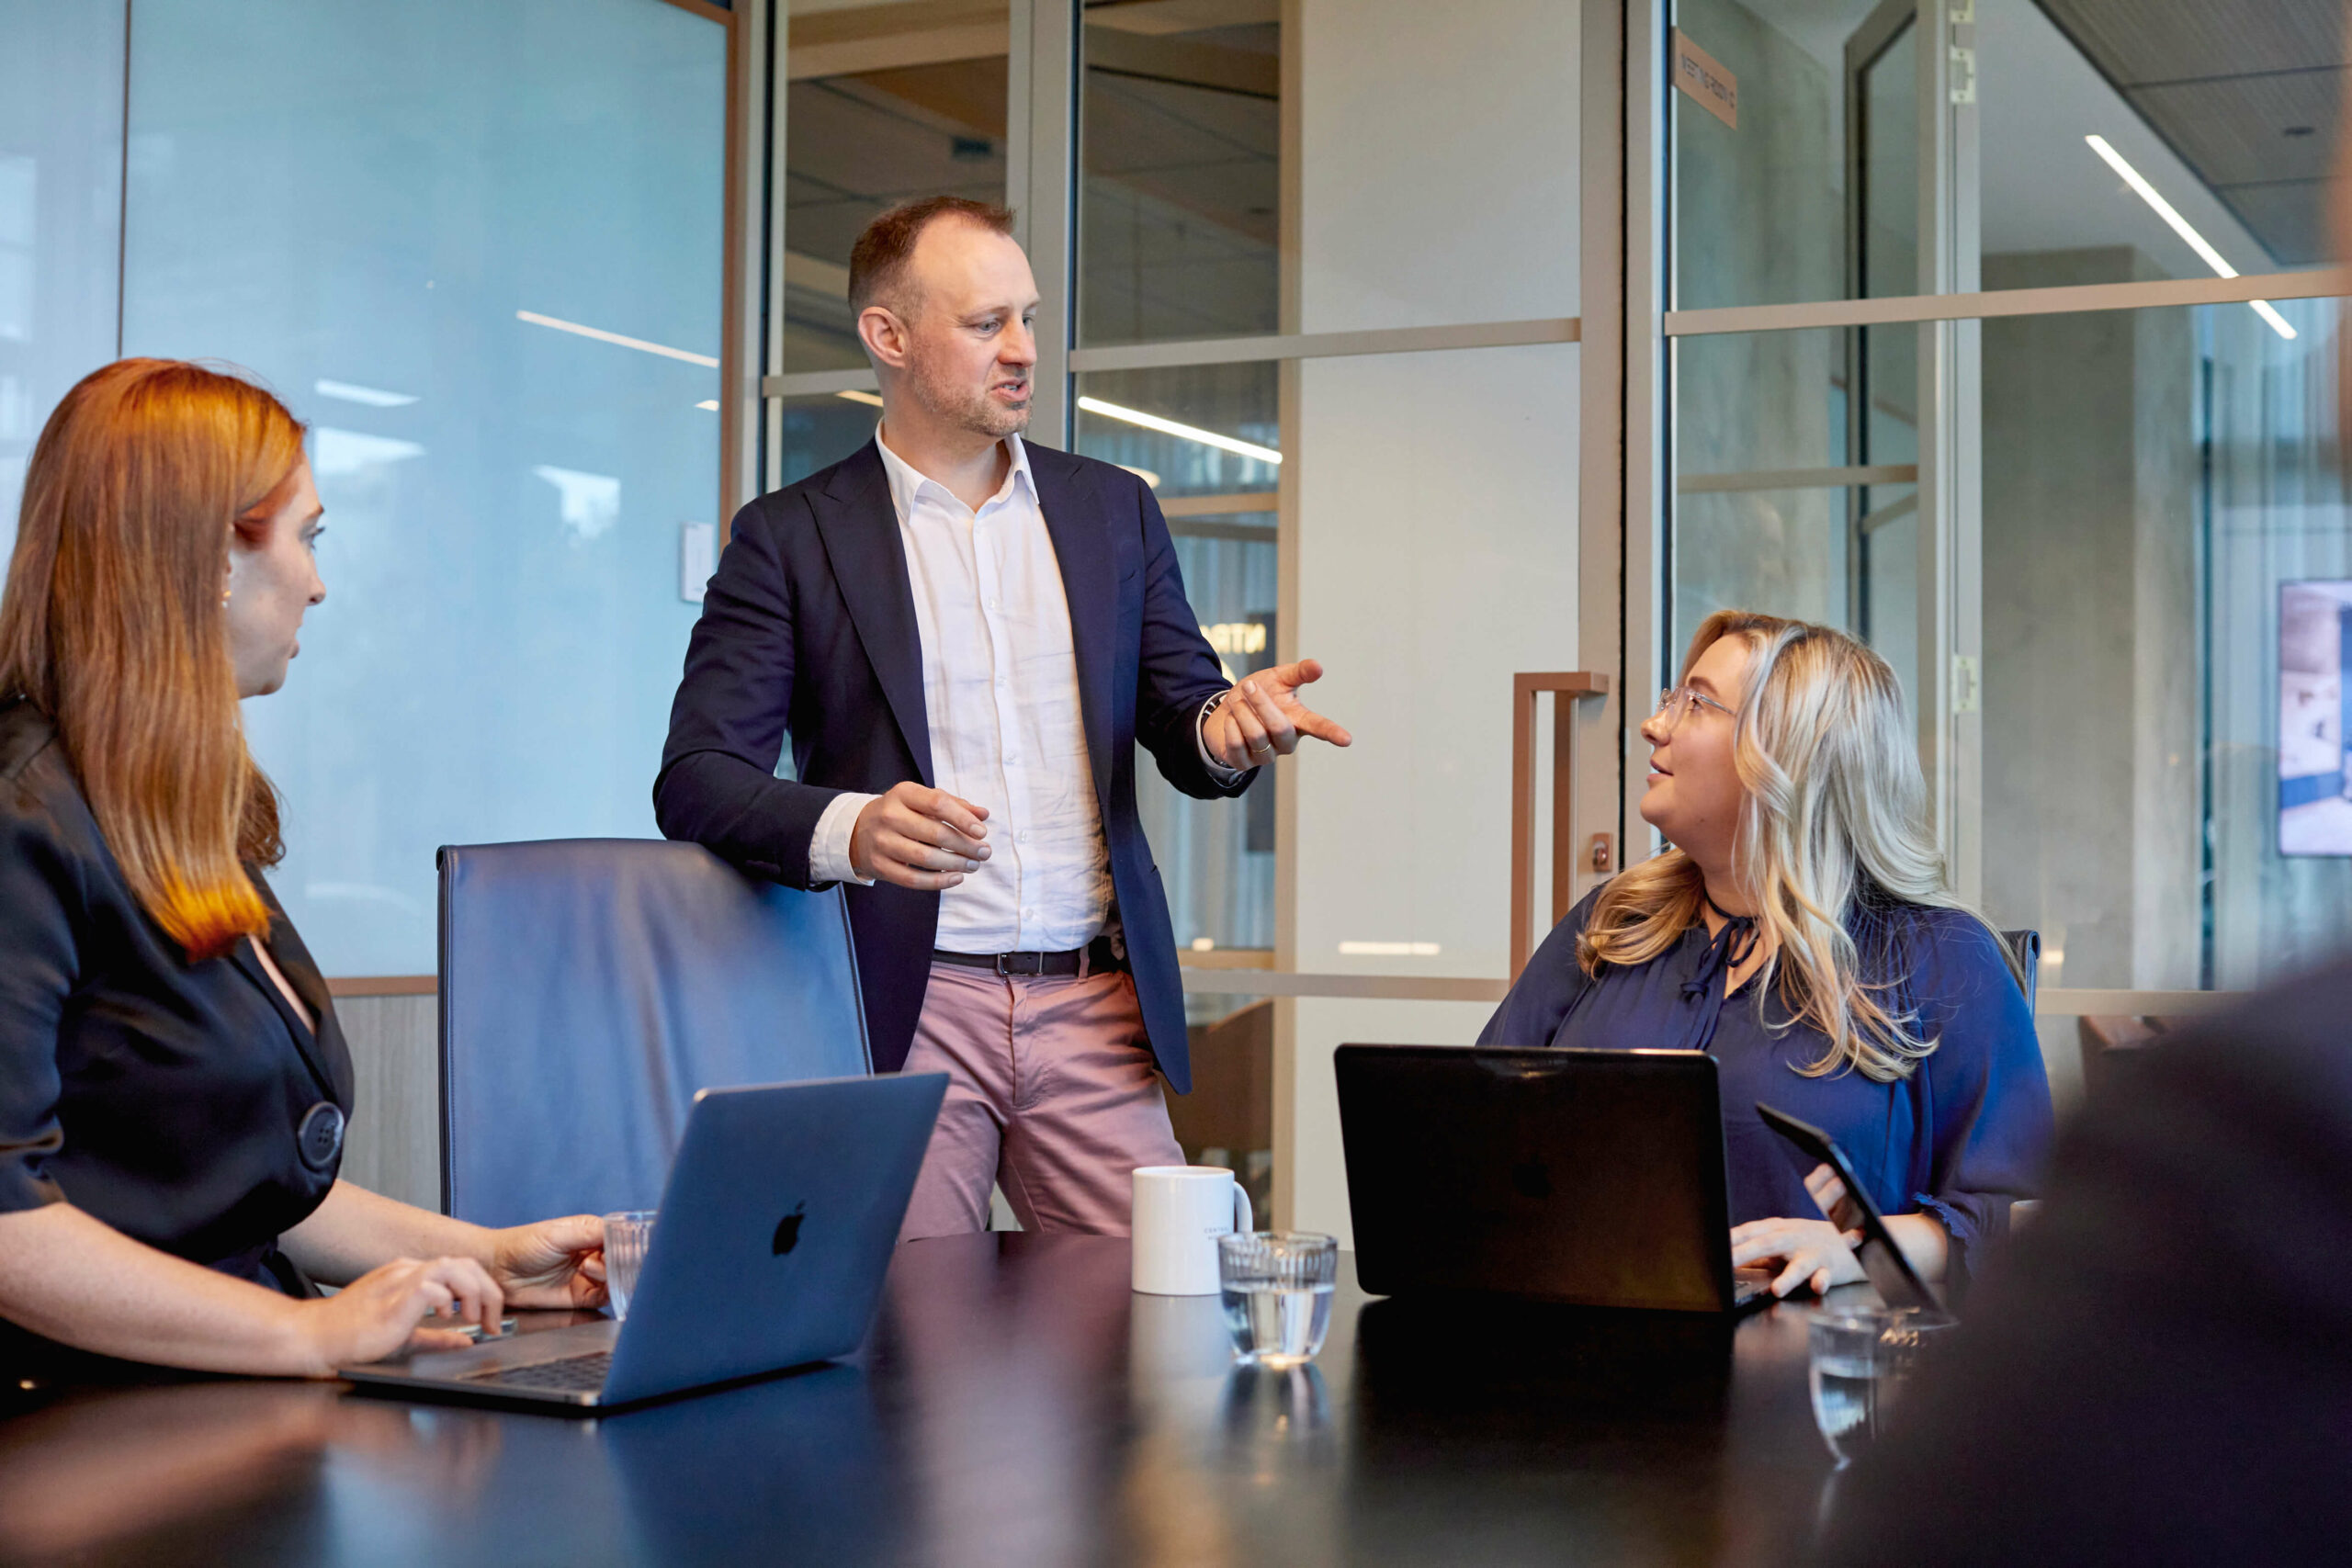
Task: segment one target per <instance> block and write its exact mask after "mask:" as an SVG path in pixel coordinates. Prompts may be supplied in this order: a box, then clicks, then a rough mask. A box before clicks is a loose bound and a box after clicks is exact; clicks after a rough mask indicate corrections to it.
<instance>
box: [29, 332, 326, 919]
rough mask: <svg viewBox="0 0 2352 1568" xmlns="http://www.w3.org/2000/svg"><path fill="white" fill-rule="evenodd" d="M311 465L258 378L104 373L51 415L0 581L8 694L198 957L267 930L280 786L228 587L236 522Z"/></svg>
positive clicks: (153, 910) (298, 433)
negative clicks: (26, 705) (251, 712)
mask: <svg viewBox="0 0 2352 1568" xmlns="http://www.w3.org/2000/svg"><path fill="white" fill-rule="evenodd" d="M301 459H302V425H301V423H300V421H298V420H297V419H295V417H294V416H293V415H292V414H291V413H289V412H287V409H286V405H285V404H283V403H281V402H279V401H278V400H277V399H276V398H275V397H273V396H271V395H270V394H269V393H268V392H267V391H266V390H264V389H262V388H260V387H257V386H255V385H254V384H253V383H252V382H250V381H247V380H243V379H241V378H238V377H235V376H230V375H223V374H222V373H220V371H217V370H210V369H207V368H206V367H203V366H200V365H190V364H187V363H185V362H183V361H179V360H170V359H124V360H118V361H117V362H116V363H114V364H112V365H109V366H107V367H105V368H104V369H101V370H96V371H94V372H92V373H91V374H90V375H89V376H87V377H85V378H83V379H82V381H81V383H80V384H79V385H77V386H76V387H74V389H73V390H72V391H71V392H68V393H67V394H66V395H65V400H64V401H62V402H61V403H60V404H58V406H57V412H55V413H53V414H51V416H50V419H49V423H48V424H47V425H46V426H45V427H43V429H42V431H41V434H40V444H39V445H38V446H35V447H34V448H33V457H32V464H31V467H30V468H28V469H27V470H26V474H25V499H24V508H23V512H22V513H21V515H20V517H19V520H18V522H17V547H16V554H15V556H14V558H12V559H11V560H10V562H9V566H8V581H7V586H6V591H5V592H0V693H6V692H22V693H24V694H26V695H27V696H28V697H30V698H31V699H32V701H33V702H34V703H35V704H36V705H38V706H39V707H40V709H41V711H42V712H43V713H45V714H46V715H48V716H49V718H50V720H51V722H52V723H53V724H55V725H56V727H57V733H58V737H59V739H61V740H62V742H63V744H64V747H65V755H66V758H67V760H68V761H70V762H71V763H72V764H73V767H74V773H75V775H76V777H77V778H78V779H79V780H80V782H81V785H82V792H83V794H84V795H85V797H87V799H88V800H89V803H90V809H91V811H92V812H93V813H94V814H95V815H96V818H97V820H98V827H99V829H100V830H101V831H102V832H104V833H105V835H106V840H107V847H108V848H110V849H111V850H112V851H113V852H114V857H115V859H116V861H117V862H118V863H119V864H120V865H121V867H122V870H123V874H124V876H125V877H126V878H127V879H128V880H129V881H130V887H131V891H132V892H133V893H134V894H135V895H137V897H138V898H139V902H140V904H141V906H142V907H143V908H145V909H146V910H147V912H148V913H149V914H150V915H152V916H153V917H154V919H155V922H156V923H157V924H158V925H160V926H162V927H163V928H164V931H168V932H169V933H170V934H171V936H172V938H173V940H174V941H175V942H178V943H179V944H180V945H181V946H182V947H183V948H185V949H186V950H187V953H188V955H189V956H190V958H192V959H202V958H211V957H217V956H219V955H220V953H224V952H226V951H227V950H228V948H229V947H230V946H231V944H232V943H233V942H235V941H236V940H237V939H238V938H239V937H240V936H243V935H245V934H247V933H249V932H250V933H253V934H255V935H259V934H261V933H263V932H266V931H268V929H269V912H268V909H267V908H266V906H265V905H264V904H263V902H262V898H261V894H260V892H259V891H258V890H257V889H256V888H255V887H254V882H253V878H252V877H251V876H249V875H248V874H246V871H245V863H246V862H254V863H261V864H265V865H272V864H276V863H277V860H278V859H279V858H280V856H281V855H282V854H283V853H284V847H283V845H282V843H281V842H280V840H279V838H278V826H277V792H276V791H275V790H274V789H272V788H271V787H270V783H269V781H268V779H266V777H264V776H263V774H262V772H261V770H260V769H259V768H258V767H256V766H255V765H254V760H253V757H252V755H251V753H249V752H248V751H247V750H246V749H245V734H244V725H243V717H242V716H241V715H240V713H239V711H238V707H237V682H236V676H235V673H234V671H233V668H232V663H231V660H230V652H229V639H228V629H227V626H226V625H225V624H224V623H225V621H226V618H227V617H226V616H225V615H223V613H222V600H221V594H222V592H223V590H224V589H225V587H226V586H227V581H228V569H229V548H230V540H231V536H232V533H233V532H236V531H239V530H243V532H244V533H245V534H246V535H247V536H249V537H251V536H254V535H255V534H256V533H257V532H258V531H259V530H260V529H261V528H262V527H263V526H264V525H263V524H262V523H260V522H258V521H256V520H255V519H254V518H253V517H252V516H251V515H250V514H251V513H254V511H255V509H256V508H258V507H259V506H261V505H262V503H263V502H265V501H266V499H267V498H268V497H269V496H270V495H271V494H272V493H273V492H274V491H277V488H278V487H279V486H280V485H281V484H283V483H284V482H285V481H286V479H288V477H290V476H291V475H292V473H293V472H294V469H295V467H296V466H297V465H298V464H299V463H300V461H301Z"/></svg>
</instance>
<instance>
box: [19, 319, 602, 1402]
mask: <svg viewBox="0 0 2352 1568" xmlns="http://www.w3.org/2000/svg"><path fill="white" fill-rule="evenodd" d="M319 517H320V507H319V499H318V492H317V491H316V490H314V489H313V488H312V485H311V468H310V464H309V463H308V462H307V461H305V460H304V458H303V456H302V426H301V425H300V423H298V422H297V421H296V420H295V418H294V416H293V415H292V414H290V413H288V412H287V410H286V408H285V406H284V405H283V404H281V403H279V402H278V400H277V399H276V398H274V397H272V396H270V394H269V393H267V392H266V391H264V390H262V389H260V388H258V387H256V386H254V385H253V384H252V383H250V382H248V381H245V380H242V379H240V378H236V377H234V376H228V375H222V374H220V373H218V372H216V371H212V370H209V369H206V368H204V367H200V366H196V365H188V364H183V363H180V362H177V361H171V360H157V359H126V360H123V361H121V362H119V363H118V364H114V365H109V366H107V367H106V368H104V369H102V370H99V371H97V372H96V373H94V374H93V375H91V376H89V377H88V378H85V380H84V381H83V382H82V383H81V384H80V385H79V386H77V387H75V388H74V389H73V391H72V392H70V393H68V394H67V395H66V398H65V400H64V401H63V402H62V403H61V404H60V405H59V406H58V409H57V412H55V413H54V414H53V415H51V418H50V421H49V423H48V425H47V427H46V428H45V429H44V430H43V431H42V432H41V437H40V444H39V446H36V447H35V449H34V452H33V458H32V464H31V467H30V468H29V469H28V472H27V474H26V476H25V496H24V507H23V513H22V518H21V521H20V523H19V525H18V527H17V544H16V553H15V557H14V559H13V560H12V561H11V563H10V566H9V570H8V580H7V585H6V592H5V593H0V1319H5V1320H6V1322H5V1323H0V1363H6V1365H7V1366H8V1370H9V1371H10V1374H11V1375H23V1374H24V1373H26V1372H34V1371H42V1370H51V1371H52V1373H53V1375H65V1374H61V1373H57V1372H55V1369H62V1368H72V1367H74V1366H75V1365H77V1364H82V1362H81V1358H78V1357H76V1356H74V1355H73V1354H72V1353H71V1352H69V1351H65V1350H63V1349H62V1348H61V1347H71V1348H73V1350H75V1351H83V1352H96V1353H98V1354H100V1355H104V1356H109V1357H118V1358H123V1359H131V1360H138V1361H147V1362H157V1363H163V1364H165V1365H172V1366H179V1367H191V1368H200V1369H208V1370H211V1371H234V1372H260V1373H282V1374H292V1375H309V1376H322V1375H325V1374H327V1373H329V1372H331V1371H333V1369H334V1367H336V1366H337V1365H339V1364H342V1365H347V1364H350V1363H352V1362H355V1361H363V1360H370V1359H376V1358H379V1357H381V1356H386V1355H390V1354H391V1353H393V1352H395V1351H397V1350H399V1349H401V1348H402V1347H403V1346H404V1345H407V1344H409V1343H410V1342H411V1341H412V1339H415V1340H417V1341H419V1342H420V1343H424V1344H430V1343H433V1342H435V1340H436V1339H446V1340H447V1341H448V1342H450V1343H459V1342H462V1341H461V1340H460V1339H459V1338H458V1331H457V1329H456V1328H455V1327H454V1326H440V1327H435V1326H432V1324H434V1323H436V1322H437V1323H441V1324H446V1325H455V1324H457V1323H459V1322H464V1321H469V1320H472V1321H479V1322H481V1323H482V1324H483V1325H486V1326H490V1327H493V1328H494V1327H495V1325H496V1324H497V1322H498V1314H499V1312H500V1310H501V1308H502V1307H503V1306H504V1305H509V1304H512V1305H529V1306H567V1307H569V1306H590V1305H594V1304H597V1303H601V1302H602V1300H603V1298H604V1287H603V1285H602V1283H601V1280H602V1275H603V1262H602V1254H601V1248H602V1247H603V1242H604V1235H603V1230H602V1226H601V1224H600V1223H599V1222H598V1221H597V1220H595V1219H594V1218H593V1217H589V1216H584V1215H582V1216H574V1217H572V1218H570V1219H562V1220H550V1221H548V1222H545V1223H543V1224H537V1225H526V1226H521V1227H518V1228H516V1229H514V1230H506V1231H492V1230H484V1229H482V1228H481V1227H479V1226H475V1225H469V1224H463V1223H461V1222H459V1221H456V1220H451V1219H447V1218H445V1217H443V1216H441V1215H439V1214H433V1213H425V1212H424V1211H423V1210H421V1209H413V1208H410V1207H409V1206H408V1205H406V1204H403V1203H397V1202H394V1201H391V1200H390V1199H387V1198H381V1197H378V1196H377V1195H375V1194H373V1193H371V1192H368V1191H366V1190H363V1189H360V1188H357V1187H354V1186H353V1185H351V1184H350V1183H349V1182H347V1181H340V1180H337V1179H336V1177H335V1171H336V1168H337V1167H338V1166H339V1165H340V1163H341V1159H342V1152H343V1130H344V1126H345V1119H346V1118H347V1117H348V1116H349V1115H350V1111H351V1103H352V1071H351V1058H350V1055H349V1053H348V1052H347V1051H346V1050H345V1046H344V1041H343V1035H342V1032H341V1031H340V1030H339V1029H337V1027H336V1026H335V1019H334V1004H333V1003H332V1002H331V1001H330V1000H329V999H328V996H327V989H326V985H325V983H324V982H323V981H322V980H321V979H320V977H319V972H318V969H317V966H316V965H315V964H312V963H311V957H310V954H309V953H308V952H306V951H305V950H304V948H303V946H302V942H301V940H300V938H299V937H297V936H296V935H295V934H294V930H293V928H292V927H291V926H290V925H288V923H287V920H286V917H285V914H284V912H283V911H282V910H280V909H279V908H278V907H277V901H276V900H275V899H274V898H273V897H271V895H270V891H269V886H268V884H267V883H266V882H265V881H264V880H263V879H262V875H261V868H262V867H263V866H266V865H269V864H273V863H276V862H277V859H278V858H279V855H280V852H281V846H280V844H279V840H278V831H277V796H276V795H275V793H274V792H273V791H272V789H271V787H270V784H269V781H268V780H267V779H266V778H264V777H263V776H262V773H261V772H260V770H259V769H258V768H256V767H255V766H254V761H253V759H252V758H251V756H250V755H248V754H247V752H246V750H245V740H244V731H243V726H242V723H241V721H240V717H239V712H238V706H237V705H238V701H239V699H241V698H243V697H253V696H259V695H262V694H265V693H268V692H274V691H276V690H277V688H278V687H279V686H280V685H282V684H283V683H284V682H285V680H286V666H287V661H288V660H290V659H292V658H293V657H294V655H295V652H296V651H297V649H296V638H297V635H298V634H299V633H300V629H301V625H302V615H303V612H304V611H305V610H307V609H308V608H309V607H310V606H311V605H313V604H317V603H319V601H320V600H321V599H322V598H324V597H325V594H326V590H325V588H324V587H323V586H322V584H321V582H320V581H319V574H318V569H317V566H316V563H315V561H314V560H313V558H312V547H313V543H314V541H315V540H316V538H317V536H318V534H319V531H320V529H319ZM311 1280H320V1281H322V1282H325V1283H329V1284H337V1285H342V1286H343V1287H344V1289H343V1291H342V1292H340V1293H339V1294H336V1295H334V1296H332V1297H322V1296H321V1295H320V1294H319V1293H318V1292H317V1291H316V1290H315V1289H314V1288H312V1286H311ZM86 1364H87V1365H90V1366H96V1365H97V1364H98V1363H86Z"/></svg>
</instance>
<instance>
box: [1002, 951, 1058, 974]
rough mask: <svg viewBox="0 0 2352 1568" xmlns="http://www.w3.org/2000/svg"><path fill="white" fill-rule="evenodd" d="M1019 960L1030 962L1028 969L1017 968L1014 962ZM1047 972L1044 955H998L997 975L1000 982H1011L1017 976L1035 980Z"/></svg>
mask: <svg viewBox="0 0 2352 1568" xmlns="http://www.w3.org/2000/svg"><path fill="white" fill-rule="evenodd" d="M1019 958H1026V959H1027V960H1028V961H1029V964H1028V966H1027V967H1026V968H1021V967H1017V966H1016V965H1015V964H1014V963H1013V960H1015V959H1019ZM1045 972H1046V959H1045V955H1044V954H1043V953H998V954H997V955H996V974H997V978H998V979H1000V980H1010V979H1012V977H1013V976H1016V975H1022V976H1029V977H1030V978H1032V979H1035V977H1036V976H1040V975H1043V974H1044V973H1045Z"/></svg>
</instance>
